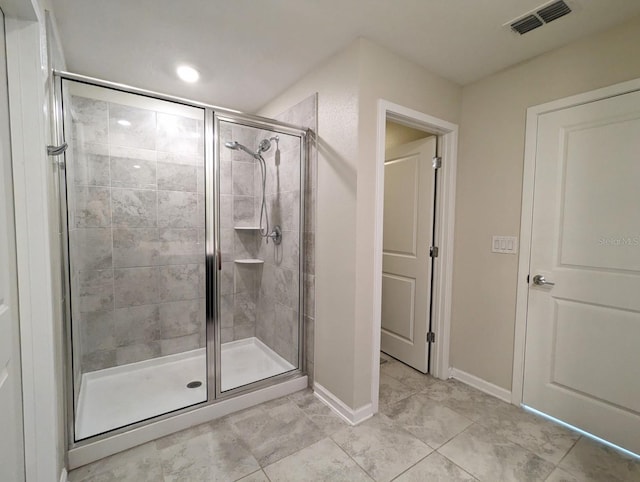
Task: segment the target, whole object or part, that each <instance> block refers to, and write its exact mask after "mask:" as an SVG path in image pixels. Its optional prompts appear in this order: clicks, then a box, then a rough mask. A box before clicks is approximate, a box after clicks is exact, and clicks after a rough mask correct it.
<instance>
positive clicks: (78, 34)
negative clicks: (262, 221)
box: [51, 0, 640, 112]
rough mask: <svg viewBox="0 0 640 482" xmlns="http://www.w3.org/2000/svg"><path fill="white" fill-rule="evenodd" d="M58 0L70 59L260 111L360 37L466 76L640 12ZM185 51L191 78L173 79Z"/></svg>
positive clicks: (446, 3)
mask: <svg viewBox="0 0 640 482" xmlns="http://www.w3.org/2000/svg"><path fill="white" fill-rule="evenodd" d="M565 1H566V2H567V3H568V4H569V5H570V6H571V7H572V9H573V12H572V13H571V14H569V15H567V16H566V17H562V18H560V19H558V20H556V21H554V22H552V23H550V24H547V25H545V26H543V27H541V28H538V29H536V30H534V31H532V32H530V33H528V34H526V35H524V36H519V35H518V34H515V33H513V32H511V31H510V30H509V29H508V28H507V27H503V24H505V23H507V22H509V21H510V20H513V19H514V18H516V17H519V16H521V15H522V14H524V13H527V12H529V11H531V10H533V9H535V8H536V7H538V6H540V5H541V4H544V3H546V2H545V0H180V1H176V0H52V2H51V3H52V4H53V8H54V13H55V16H56V21H57V25H58V29H59V33H60V37H61V41H62V46H63V49H64V53H65V56H66V60H67V67H68V70H70V71H72V72H76V73H80V74H85V75H90V76H93V77H99V78H102V79H106V80H111V81H115V82H121V83H125V84H130V85H134V86H137V87H142V88H146V89H150V90H154V91H158V92H163V93H167V94H172V95H178V96H182V97H187V98H191V99H195V100H199V101H202V102H208V103H212V104H215V105H221V106H225V107H228V108H233V109H238V110H242V111H245V112H254V111H256V110H257V109H258V108H259V107H261V106H262V105H264V104H265V103H266V102H268V101H269V100H270V99H272V98H273V97H275V96H276V95H277V94H279V93H280V92H282V91H283V90H285V89H286V88H287V87H288V86H289V85H291V84H292V83H294V82H295V81H296V80H297V79H299V78H300V77H301V76H303V75H304V74H305V73H306V72H308V71H310V70H311V69H312V68H313V67H314V66H316V65H317V64H318V63H320V62H322V61H323V60H324V59H326V58H328V57H329V56H331V55H332V54H334V53H336V52H338V51H340V50H341V49H342V48H344V47H345V46H346V45H348V44H349V43H350V42H352V41H353V40H354V39H356V38H357V37H366V38H368V39H369V40H371V41H373V42H375V43H377V44H380V45H382V46H385V47H387V48H389V49H391V50H393V51H395V52H396V53H398V54H400V55H402V56H404V57H406V58H408V59H410V60H412V61H413V62H415V63H417V64H420V65H422V66H424V67H426V68H427V69H429V70H430V71H432V72H434V73H436V74H439V75H441V76H443V77H445V78H447V79H450V80H452V81H454V82H457V83H458V84H461V85H464V84H467V83H470V82H473V81H475V80H478V79H480V78H482V77H484V76H486V75H489V74H491V73H493V72H496V71H499V70H501V69H503V68H505V67H507V66H509V65H513V64H515V63H518V62H521V61H523V60H526V59H529V58H531V57H534V56H536V55H539V54H541V53H543V52H546V51H548V50H551V49H554V48H557V47H559V46H561V45H564V44H566V43H568V42H570V41H572V40H575V39H578V38H580V37H582V36H586V35H589V34H591V33H593V32H596V31H598V30H602V29H605V28H607V27H610V26H612V25H615V24H617V23H620V22H622V21H624V20H625V19H627V18H629V17H630V16H633V15H638V14H640V1H638V0H565ZM179 63H189V64H192V65H193V66H195V67H196V68H197V69H198V70H199V71H200V73H201V79H200V81H199V82H198V83H196V84H185V83H184V82H182V81H180V80H178V79H177V77H176V75H175V68H176V66H177V64H179Z"/></svg>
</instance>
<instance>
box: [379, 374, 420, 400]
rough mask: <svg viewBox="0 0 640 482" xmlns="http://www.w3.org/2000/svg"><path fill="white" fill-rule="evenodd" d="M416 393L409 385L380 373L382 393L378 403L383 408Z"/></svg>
mask: <svg viewBox="0 0 640 482" xmlns="http://www.w3.org/2000/svg"><path fill="white" fill-rule="evenodd" d="M414 393H416V390H415V389H413V388H410V387H407V386H406V385H404V384H403V383H402V382H400V381H398V380H396V379H395V378H393V377H390V376H388V375H385V374H384V373H380V395H379V401H378V403H379V404H380V407H381V408H382V407H385V406H388V405H391V404H392V403H396V402H398V401H400V400H402V399H404V398H407V397H409V396H411V395H413V394H414Z"/></svg>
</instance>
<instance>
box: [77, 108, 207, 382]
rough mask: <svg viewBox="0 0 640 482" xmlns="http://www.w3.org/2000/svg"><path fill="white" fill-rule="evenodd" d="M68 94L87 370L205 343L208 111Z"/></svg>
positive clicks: (80, 314)
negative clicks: (203, 116) (196, 113)
mask: <svg viewBox="0 0 640 482" xmlns="http://www.w3.org/2000/svg"><path fill="white" fill-rule="evenodd" d="M67 99H69V100H70V105H66V106H65V113H66V114H65V115H66V116H67V120H71V121H72V122H71V123H69V122H66V125H67V128H68V126H69V125H71V126H72V129H71V130H72V132H71V133H67V137H69V134H71V137H72V138H73V140H72V148H71V149H70V153H69V154H70V155H69V156H68V157H67V197H68V209H69V231H70V233H69V243H70V260H71V289H72V310H73V311H72V312H73V336H74V338H77V337H79V346H80V352H81V363H80V364H81V368H80V370H81V372H82V373H86V372H89V371H94V370H99V369H103V368H109V367H113V366H118V365H123V364H127V363H132V362H137V361H140V360H145V359H150V358H154V357H158V356H162V355H169V354H173V353H178V352H183V351H187V350H192V349H195V348H199V347H203V346H204V345H205V304H204V194H203V191H204V168H203V166H204V162H203V159H204V156H203V139H204V136H203V123H202V121H201V120H198V119H195V118H190V117H183V116H180V115H175V114H174V113H171V114H169V113H165V112H162V111H154V110H148V109H143V108H139V107H131V106H127V105H121V104H118V103H113V102H107V101H103V100H94V99H90V98H86V97H80V96H67ZM69 107H70V108H69ZM74 344H76V346H78V345H77V344H78V340H77V339H76V341H75V342H74Z"/></svg>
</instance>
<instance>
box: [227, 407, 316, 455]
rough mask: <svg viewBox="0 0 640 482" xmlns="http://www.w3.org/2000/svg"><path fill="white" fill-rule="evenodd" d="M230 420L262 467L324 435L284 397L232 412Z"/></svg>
mask: <svg viewBox="0 0 640 482" xmlns="http://www.w3.org/2000/svg"><path fill="white" fill-rule="evenodd" d="M230 423H231V424H232V426H233V428H234V431H235V432H236V433H237V434H238V436H239V437H240V438H241V439H242V440H243V441H244V442H245V443H246V445H247V446H248V447H249V449H250V450H251V453H252V454H253V456H254V457H255V458H256V459H257V460H258V462H259V463H260V465H261V466H262V467H265V466H267V465H269V464H272V463H274V462H277V461H278V460H280V459H282V458H284V457H286V456H288V455H291V454H293V453H295V452H297V451H298V450H300V449H302V448H304V447H308V446H309V445H311V444H313V443H315V442H317V441H319V440H320V439H322V438H324V434H323V433H322V432H321V431H320V430H318V427H317V426H316V425H315V424H314V423H313V422H311V421H310V420H309V419H308V418H307V417H305V416H304V414H303V413H302V411H301V410H300V409H298V407H296V405H295V404H294V403H293V402H291V401H289V400H286V399H285V400H284V401H277V403H273V402H270V403H269V404H264V405H262V406H260V407H259V408H257V409H255V410H249V411H245V412H242V413H239V414H235V415H234V417H232V418H231V419H230Z"/></svg>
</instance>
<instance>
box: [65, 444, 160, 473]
mask: <svg viewBox="0 0 640 482" xmlns="http://www.w3.org/2000/svg"><path fill="white" fill-rule="evenodd" d="M161 480H162V464H161V459H160V453H159V452H158V450H157V449H156V446H155V443H154V442H150V443H147V444H144V445H140V446H138V447H134V448H132V449H130V450H127V451H125V452H120V453H118V454H115V455H112V456H111V457H107V458H105V459H102V460H98V461H97V462H93V463H92V464H89V465H85V466H83V467H80V468H77V469H75V470H72V471H71V472H69V481H70V482H85V481H87V482H88V481H92V482H95V481H101V482H107V481H108V482H116V481H126V482H147V481H148V482H158V481H161Z"/></svg>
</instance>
